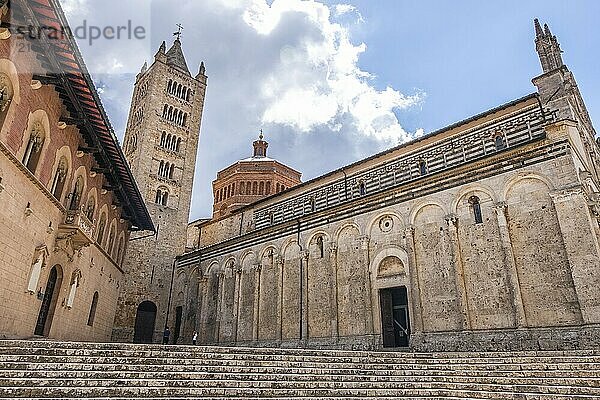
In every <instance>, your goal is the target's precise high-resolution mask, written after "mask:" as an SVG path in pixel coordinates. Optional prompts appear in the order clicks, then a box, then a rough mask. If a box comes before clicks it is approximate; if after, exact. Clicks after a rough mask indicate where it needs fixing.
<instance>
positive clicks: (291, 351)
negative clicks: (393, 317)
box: [0, 340, 600, 359]
mask: <svg viewBox="0 0 600 400" xmlns="http://www.w3.org/2000/svg"><path fill="white" fill-rule="evenodd" d="M3 347H13V348H64V349H82V348H85V349H91V350H117V351H122V350H124V351H160V352H163V353H165V354H170V353H182V352H183V353H190V352H199V353H219V354H228V353H234V354H242V353H250V354H255V355H257V354H274V355H299V356H310V355H315V356H321V357H334V358H339V357H344V356H347V357H379V356H384V357H392V358H403V357H419V358H436V359H440V358H455V356H456V354H461V355H463V356H465V357H468V356H469V357H473V358H487V357H498V358H507V357H538V358H540V357H560V356H565V355H566V356H568V357H583V356H600V349H597V350H568V351H522V352H516V351H512V352H511V351H509V352H464V353H449V352H444V353H413V352H408V351H403V352H398V351H377V352H375V351H350V350H329V349H325V350H320V349H297V348H277V347H267V348H265V347H235V346H230V347H223V346H188V345H167V346H165V345H158V344H149V345H148V344H144V345H139V344H128V343H80V342H55V341H50V340H34V341H24V340H0V349H1V348H3Z"/></svg>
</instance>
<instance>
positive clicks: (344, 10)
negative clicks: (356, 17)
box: [334, 4, 357, 16]
mask: <svg viewBox="0 0 600 400" xmlns="http://www.w3.org/2000/svg"><path fill="white" fill-rule="evenodd" d="M334 9H335V15H336V16H340V15H344V14H349V13H352V12H355V11H357V10H356V7H354V6H353V5H351V4H336V5H335V7H334Z"/></svg>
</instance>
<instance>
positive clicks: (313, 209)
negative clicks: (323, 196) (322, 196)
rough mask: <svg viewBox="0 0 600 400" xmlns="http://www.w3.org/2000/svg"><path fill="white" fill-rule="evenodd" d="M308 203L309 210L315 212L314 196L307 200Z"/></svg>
mask: <svg viewBox="0 0 600 400" xmlns="http://www.w3.org/2000/svg"><path fill="white" fill-rule="evenodd" d="M309 205H310V212H315V210H316V208H317V207H316V205H315V198H314V197H311V198H310V200H309Z"/></svg>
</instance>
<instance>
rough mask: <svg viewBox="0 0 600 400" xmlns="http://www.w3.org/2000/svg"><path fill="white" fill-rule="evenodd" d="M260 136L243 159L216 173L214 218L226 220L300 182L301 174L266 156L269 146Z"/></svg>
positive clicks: (261, 134) (261, 135)
mask: <svg viewBox="0 0 600 400" xmlns="http://www.w3.org/2000/svg"><path fill="white" fill-rule="evenodd" d="M263 139H264V137H263V133H262V131H261V132H260V136H259V138H258V140H257V141H255V142H254V143H253V144H252V146H253V147H254V152H253V154H252V157H250V158H245V159H243V160H240V161H238V162H237V163H235V164H233V165H230V166H229V167H227V168H225V169H224V170H222V171H220V172H219V173H217V179H216V180H215V181H214V182H213V194H214V203H213V219H219V218H222V217H225V216H227V215H229V214H231V213H232V212H234V211H235V210H238V209H240V208H241V207H243V206H247V205H248V204H251V203H254V202H256V201H258V200H261V199H264V198H265V197H268V196H270V195H275V194H278V193H281V192H283V191H285V190H286V189H288V188H291V187H294V186H296V185H299V184H300V183H302V181H301V180H300V177H301V176H302V174H300V172H298V171H296V170H294V169H292V168H290V167H288V166H287V165H284V164H282V163H280V162H279V161H277V160H274V159H272V158H269V157H267V148H268V147H269V143H268V142H267V141H265V140H263Z"/></svg>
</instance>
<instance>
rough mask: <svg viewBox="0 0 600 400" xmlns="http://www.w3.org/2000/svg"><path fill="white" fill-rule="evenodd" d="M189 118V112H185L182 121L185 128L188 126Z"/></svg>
mask: <svg viewBox="0 0 600 400" xmlns="http://www.w3.org/2000/svg"><path fill="white" fill-rule="evenodd" d="M187 118H188V115H187V113H185V114H183V121H182V123H181V125H182V126H183V127H184V128H185V127H186V126H187Z"/></svg>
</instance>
